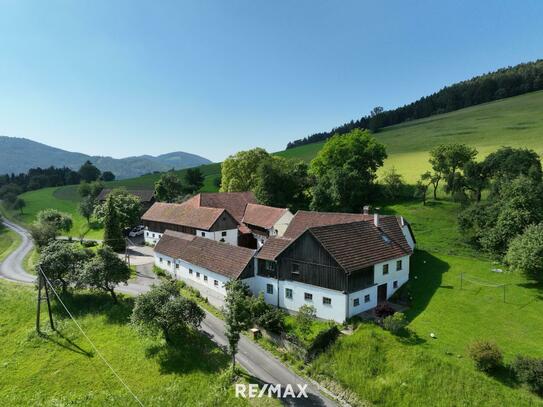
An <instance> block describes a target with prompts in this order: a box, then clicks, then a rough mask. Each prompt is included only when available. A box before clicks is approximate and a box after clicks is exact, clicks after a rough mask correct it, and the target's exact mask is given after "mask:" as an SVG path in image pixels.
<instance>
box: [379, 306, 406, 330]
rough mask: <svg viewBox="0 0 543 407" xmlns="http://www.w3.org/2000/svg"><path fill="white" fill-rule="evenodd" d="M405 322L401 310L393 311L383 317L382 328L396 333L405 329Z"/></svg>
mask: <svg viewBox="0 0 543 407" xmlns="http://www.w3.org/2000/svg"><path fill="white" fill-rule="evenodd" d="M407 323H408V322H407V318H405V315H404V314H403V313H402V312H395V313H394V314H393V315H389V316H388V317H385V318H384V319H383V328H385V329H386V330H387V331H390V332H392V333H393V334H395V335H396V334H399V333H400V332H402V331H403V330H404V329H405V327H406V326H407Z"/></svg>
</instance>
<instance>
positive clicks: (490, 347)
mask: <svg viewBox="0 0 543 407" xmlns="http://www.w3.org/2000/svg"><path fill="white" fill-rule="evenodd" d="M468 352H469V356H470V357H471V359H472V360H473V361H474V362H475V367H476V368H477V369H478V370H481V371H482V372H490V371H492V370H495V369H497V368H498V367H500V366H502V365H503V354H502V351H501V350H500V348H498V346H497V345H496V344H495V343H493V342H490V341H484V340H480V341H475V342H473V343H472V344H471V345H470V346H469V348H468Z"/></svg>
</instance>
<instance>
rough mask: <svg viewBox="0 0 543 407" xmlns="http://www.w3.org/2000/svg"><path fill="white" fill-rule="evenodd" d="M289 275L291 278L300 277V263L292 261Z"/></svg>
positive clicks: (296, 278)
mask: <svg viewBox="0 0 543 407" xmlns="http://www.w3.org/2000/svg"><path fill="white" fill-rule="evenodd" d="M291 277H292V279H293V280H298V279H299V278H300V265H299V264H298V263H292V270H291Z"/></svg>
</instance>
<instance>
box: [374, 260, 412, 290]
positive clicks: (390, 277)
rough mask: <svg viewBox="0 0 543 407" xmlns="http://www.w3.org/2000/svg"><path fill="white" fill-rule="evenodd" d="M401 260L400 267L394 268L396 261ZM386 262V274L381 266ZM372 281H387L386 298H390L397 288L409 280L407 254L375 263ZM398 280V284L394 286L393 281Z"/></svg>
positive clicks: (376, 282) (381, 282)
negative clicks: (399, 268)
mask: <svg viewBox="0 0 543 407" xmlns="http://www.w3.org/2000/svg"><path fill="white" fill-rule="evenodd" d="M398 260H401V261H402V269H401V270H396V262H397V261H398ZM385 264H388V274H383V266H384V265H385ZM373 270H374V271H373V272H374V276H373V277H374V282H375V284H376V285H381V284H385V283H387V298H390V297H391V296H392V294H394V293H395V292H396V291H397V290H398V288H400V287H401V286H402V285H403V284H405V283H406V282H407V280H409V256H403V257H399V258H397V259H394V260H390V261H386V262H383V263H377V264H376V265H375V266H374V268H373ZM395 281H397V282H398V286H397V287H396V288H394V282H395Z"/></svg>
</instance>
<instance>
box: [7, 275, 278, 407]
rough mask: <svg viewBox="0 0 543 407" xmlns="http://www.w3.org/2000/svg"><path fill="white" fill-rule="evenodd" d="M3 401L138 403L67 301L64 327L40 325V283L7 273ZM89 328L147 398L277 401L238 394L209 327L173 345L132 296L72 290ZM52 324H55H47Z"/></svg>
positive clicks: (157, 401)
mask: <svg viewBox="0 0 543 407" xmlns="http://www.w3.org/2000/svg"><path fill="white" fill-rule="evenodd" d="M0 292H1V293H2V295H0V308H1V309H2V311H3V312H2V313H1V314H0V327H1V329H0V339H1V341H2V346H1V347H0V360H1V365H0V371H1V372H2V373H1V374H0V405H3V406H8V405H50V406H53V405H54V406H60V405H95V406H103V405H121V406H129V405H136V403H135V401H134V400H133V399H132V398H131V397H130V395H129V394H128V392H127V390H126V389H125V388H123V387H122V385H121V384H120V383H119V382H118V381H117V380H116V379H115V378H114V376H113V374H112V373H111V372H110V371H109V369H108V368H107V367H106V366H105V365H104V363H103V362H102V361H101V360H100V358H99V357H98V355H97V354H96V353H95V352H94V351H93V350H92V348H91V346H90V345H89V343H88V342H87V341H86V340H85V339H84V337H83V336H82V334H81V333H80V332H79V331H78V330H77V328H76V327H75V325H74V324H73V322H72V321H71V320H68V319H66V318H65V314H64V313H63V312H61V311H60V309H55V320H56V321H57V326H58V331H59V333H52V331H49V330H45V328H46V322H47V319H46V315H47V314H46V313H45V312H44V313H43V318H44V319H43V321H44V322H45V323H44V324H43V327H44V330H45V332H46V334H45V335H43V336H38V335H36V333H35V331H34V318H35V314H34V310H35V306H36V305H35V290H34V289H33V288H28V287H21V286H17V285H15V284H12V283H7V282H3V281H0ZM65 301H66V304H67V306H68V308H69V309H71V310H72V311H73V313H74V315H75V317H76V319H77V320H78V322H79V323H80V324H81V326H82V327H83V329H84V330H85V331H86V333H87V334H88V335H89V337H91V338H92V340H93V341H94V342H95V344H96V346H97V347H98V349H99V350H100V351H101V352H102V353H103V354H104V356H105V357H106V359H108V361H109V362H110V363H111V365H112V366H113V367H114V368H115V369H116V370H117V371H118V373H119V374H120V375H121V377H122V378H123V379H124V380H125V382H126V383H127V384H128V385H129V386H130V387H131V389H132V390H133V391H134V393H135V394H136V395H137V396H138V397H139V398H140V399H141V401H142V403H143V404H144V405H146V406H179V405H189V406H217V405H221V406H223V405H224V406H245V405H277V403H276V401H275V400H268V399H256V400H254V401H251V403H252V404H249V403H248V402H247V401H245V400H243V399H238V398H235V396H234V391H233V385H231V384H229V383H227V382H226V381H225V375H224V371H225V369H228V368H229V358H228V357H227V356H226V355H225V354H223V353H222V351H220V350H219V349H218V348H217V347H216V346H214V344H213V343H212V342H211V341H210V340H209V339H207V337H205V336H203V335H199V334H197V335H193V336H191V337H190V338H185V340H183V341H179V343H177V344H174V345H170V346H167V345H166V344H165V343H164V341H163V340H161V339H156V338H149V337H142V336H141V335H140V334H138V333H137V332H136V331H135V330H134V329H133V328H132V327H131V326H130V325H129V324H128V318H129V315H130V312H131V308H132V305H133V304H132V300H131V299H124V300H123V301H122V302H121V304H120V305H113V304H112V302H111V300H110V298H109V297H108V296H106V295H96V294H92V295H91V294H87V293H82V294H80V295H77V296H74V297H69V296H68V297H66V299H65ZM47 328H48V327H47Z"/></svg>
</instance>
